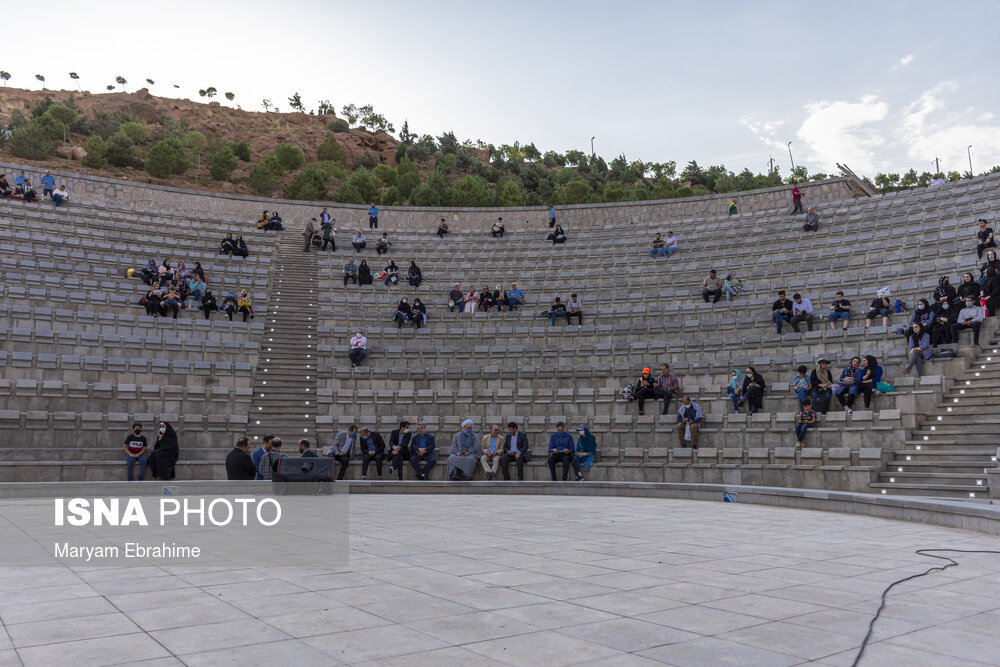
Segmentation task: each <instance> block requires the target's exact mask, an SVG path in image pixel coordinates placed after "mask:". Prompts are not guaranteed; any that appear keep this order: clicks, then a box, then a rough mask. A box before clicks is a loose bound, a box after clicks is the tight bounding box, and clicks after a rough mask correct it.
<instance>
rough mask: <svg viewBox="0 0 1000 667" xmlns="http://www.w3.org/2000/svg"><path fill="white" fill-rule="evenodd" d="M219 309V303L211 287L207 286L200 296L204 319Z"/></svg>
mask: <svg viewBox="0 0 1000 667" xmlns="http://www.w3.org/2000/svg"><path fill="white" fill-rule="evenodd" d="M218 309H219V304H218V302H216V300H215V295H214V294H212V288H211V287H208V288H206V289H205V296H203V297H201V310H202V312H203V313H205V319H206V320H207V319H208V318H209V317H211V316H212V313H213V312H215V311H217V310H218Z"/></svg>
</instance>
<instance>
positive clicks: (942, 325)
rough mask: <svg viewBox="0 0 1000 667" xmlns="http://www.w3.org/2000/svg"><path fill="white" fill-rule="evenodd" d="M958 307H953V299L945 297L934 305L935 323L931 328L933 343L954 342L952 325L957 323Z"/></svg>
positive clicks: (935, 344) (947, 343)
mask: <svg viewBox="0 0 1000 667" xmlns="http://www.w3.org/2000/svg"><path fill="white" fill-rule="evenodd" d="M956 315H958V309H956V308H952V306H951V301H949V300H948V299H943V300H942V301H941V302H940V303H938V304H936V305H935V306H934V325H933V327H932V328H931V344H932V345H934V346H935V347H936V346H938V345H942V344H945V345H949V344H951V342H952V335H951V325H952V324H954V323H955V316H956Z"/></svg>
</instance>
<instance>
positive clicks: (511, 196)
mask: <svg viewBox="0 0 1000 667" xmlns="http://www.w3.org/2000/svg"><path fill="white" fill-rule="evenodd" d="M493 199H494V204H493V205H494V206H524V195H522V194H521V186H520V185H518V184H517V181H506V182H505V183H504V184H503V185H501V186H500V187H499V188H497V189H496V191H495V193H494V197H493Z"/></svg>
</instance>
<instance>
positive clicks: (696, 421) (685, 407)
mask: <svg viewBox="0 0 1000 667" xmlns="http://www.w3.org/2000/svg"><path fill="white" fill-rule="evenodd" d="M702 419H704V414H703V413H702V411H701V406H700V405H698V404H697V403H695V402H694V401H692V400H691V397H690V396H685V397H684V398H682V399H681V405H680V407H679V408H678V409H677V429H676V430H677V446H678V447H681V448H684V447H687V445H686V444H684V443H685V442H686V441H687V440H690V441H691V449H693V450H694V451H698V427H699V426H701V421H702Z"/></svg>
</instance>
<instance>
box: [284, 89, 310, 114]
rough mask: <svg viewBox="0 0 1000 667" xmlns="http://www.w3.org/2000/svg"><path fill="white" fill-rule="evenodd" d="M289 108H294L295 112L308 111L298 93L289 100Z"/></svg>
mask: <svg viewBox="0 0 1000 667" xmlns="http://www.w3.org/2000/svg"><path fill="white" fill-rule="evenodd" d="M288 106H290V107H292V109H294V110H295V111H305V110H306V108H305V107H304V106H303V105H302V96H301V95H299V94H298V93H297V92H296V93H295V94H294V95H292V96H291V97H289V98H288Z"/></svg>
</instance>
